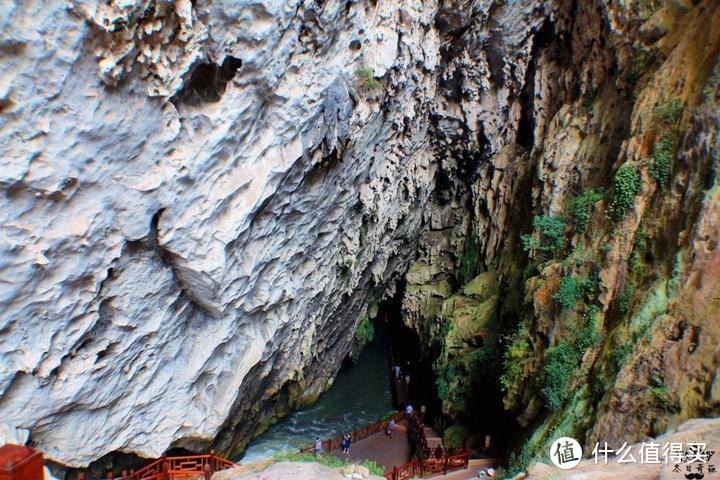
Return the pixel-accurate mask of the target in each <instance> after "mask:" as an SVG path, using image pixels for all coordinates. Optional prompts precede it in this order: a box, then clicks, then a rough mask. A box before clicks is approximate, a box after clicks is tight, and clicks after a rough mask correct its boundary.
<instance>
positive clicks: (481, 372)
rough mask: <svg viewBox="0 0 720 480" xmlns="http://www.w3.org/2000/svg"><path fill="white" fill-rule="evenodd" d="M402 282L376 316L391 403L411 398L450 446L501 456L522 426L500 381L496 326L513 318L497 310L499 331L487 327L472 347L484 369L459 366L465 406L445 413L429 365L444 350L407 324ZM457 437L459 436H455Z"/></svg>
mask: <svg viewBox="0 0 720 480" xmlns="http://www.w3.org/2000/svg"><path fill="white" fill-rule="evenodd" d="M403 287H404V286H400V287H399V288H398V291H397V293H396V294H395V295H394V296H393V297H392V298H389V299H386V300H384V301H383V302H382V303H381V304H380V305H379V308H378V316H377V320H378V322H380V323H382V324H383V325H384V331H385V335H384V336H385V338H384V342H385V345H386V352H387V363H388V367H389V370H390V384H391V393H392V395H393V406H394V407H395V408H405V406H406V405H407V404H408V403H409V404H411V405H412V406H413V408H414V409H416V410H418V409H424V410H425V424H426V425H428V426H431V427H432V428H433V429H434V430H435V431H436V432H437V433H438V434H439V435H443V434H446V435H443V436H444V437H446V438H444V442H445V444H446V445H448V446H452V447H455V448H457V447H459V446H460V445H461V444H465V445H466V446H467V447H468V448H469V449H470V450H471V452H473V454H474V455H480V456H497V455H499V456H503V455H504V454H505V453H506V452H507V448H508V445H509V442H512V439H513V438H514V437H515V435H516V434H517V433H518V432H519V431H520V428H519V425H518V423H517V420H516V418H515V414H513V413H512V412H508V411H507V410H505V407H504V405H503V391H502V387H501V384H500V376H501V374H502V351H501V348H500V345H499V338H500V329H499V325H500V324H501V323H502V322H503V321H508V322H512V321H514V320H513V319H507V318H502V315H500V314H498V319H497V324H498V331H495V332H491V333H490V332H489V333H488V335H487V336H486V337H485V338H483V339H481V340H479V341H478V343H477V345H474V346H473V350H471V352H470V355H469V357H470V358H474V357H475V356H478V357H483V358H486V360H485V363H484V365H483V366H482V368H478V366H477V364H471V365H470V366H466V365H464V366H463V367H462V368H466V369H467V370H465V371H463V372H462V373H460V372H459V373H458V375H461V376H462V379H463V381H462V382H463V385H464V387H465V390H466V391H467V394H466V396H465V397H464V403H463V404H462V405H463V406H464V407H463V408H462V409H461V411H458V410H457V409H456V410H455V411H454V412H453V413H452V416H449V415H447V414H446V413H444V412H443V401H442V400H441V397H440V394H439V390H438V384H439V383H442V382H438V375H437V374H436V371H435V370H434V369H433V363H435V361H436V359H438V358H439V357H440V356H441V354H442V351H441V348H442V342H441V341H440V339H439V338H435V337H433V336H432V335H430V334H427V335H426V338H429V339H430V340H429V344H427V343H428V341H423V340H422V338H421V337H420V336H419V335H418V333H417V331H416V329H417V328H420V329H423V328H424V326H422V325H413V327H412V328H411V327H408V326H407V325H406V324H405V322H404V321H403V311H402V298H403V295H404V288H403ZM423 335H425V334H423ZM466 353H468V352H466ZM398 366H399V367H400V371H401V375H400V378H399V379H398V378H396V374H395V369H396V367H398ZM459 368H461V367H459ZM407 375H409V377H410V378H409V382H407V381H406V380H407V378H406V376H407ZM450 427H453V428H450ZM448 429H450V430H448ZM453 437H454V438H453ZM458 437H460V438H462V440H460V441H458Z"/></svg>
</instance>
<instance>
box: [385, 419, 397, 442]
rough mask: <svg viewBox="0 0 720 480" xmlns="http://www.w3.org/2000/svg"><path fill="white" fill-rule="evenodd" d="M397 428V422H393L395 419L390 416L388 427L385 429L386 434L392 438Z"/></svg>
mask: <svg viewBox="0 0 720 480" xmlns="http://www.w3.org/2000/svg"><path fill="white" fill-rule="evenodd" d="M397 428H398V427H397V423H395V420H394V419H392V418H391V419H390V423H388V429H387V434H388V436H389V437H390V438H392V437H393V435H395V432H396V431H397Z"/></svg>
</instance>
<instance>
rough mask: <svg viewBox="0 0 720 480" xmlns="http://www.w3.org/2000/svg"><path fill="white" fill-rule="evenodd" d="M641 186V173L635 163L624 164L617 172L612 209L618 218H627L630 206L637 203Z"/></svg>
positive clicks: (614, 181)
mask: <svg viewBox="0 0 720 480" xmlns="http://www.w3.org/2000/svg"><path fill="white" fill-rule="evenodd" d="M640 186H641V179H640V173H639V172H638V171H637V169H636V168H635V166H634V165H623V166H622V167H620V168H619V169H618V171H617V172H616V173H615V178H614V180H613V198H612V202H611V204H610V210H611V212H612V215H613V217H615V219H616V220H622V219H623V218H625V216H626V215H627V212H628V210H629V209H630V207H632V206H633V205H634V204H635V197H636V196H637V194H638V192H639V191H640Z"/></svg>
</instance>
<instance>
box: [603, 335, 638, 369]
mask: <svg viewBox="0 0 720 480" xmlns="http://www.w3.org/2000/svg"><path fill="white" fill-rule="evenodd" d="M632 352H633V344H632V343H631V342H627V341H626V342H622V343H616V344H615V347H614V348H613V350H612V352H610V360H609V362H608V364H609V366H610V369H611V370H612V371H614V372H615V373H617V372H619V371H620V369H622V367H623V366H624V365H625V360H626V359H627V357H628V356H629V355H630V354H631V353H632Z"/></svg>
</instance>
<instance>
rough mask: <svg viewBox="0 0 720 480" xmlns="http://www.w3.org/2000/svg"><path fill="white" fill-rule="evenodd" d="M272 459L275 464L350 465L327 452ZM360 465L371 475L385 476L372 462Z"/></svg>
mask: <svg viewBox="0 0 720 480" xmlns="http://www.w3.org/2000/svg"><path fill="white" fill-rule="evenodd" d="M273 459H274V460H275V461H276V462H314V463H320V464H322V465H325V466H328V467H330V468H342V467H344V466H346V465H350V464H351V463H352V462H351V461H350V460H349V459H347V458H338V457H336V456H335V455H332V454H330V453H327V452H325V453H323V454H321V455H315V454H313V453H297V452H285V453H281V454H278V455H275V456H274V457H273ZM360 465H362V466H363V467H365V468H367V469H368V470H370V473H371V474H373V475H377V476H379V477H381V476H383V475H385V469H384V468H383V467H382V466H381V465H378V464H377V462H374V461H373V460H363V462H362V463H360Z"/></svg>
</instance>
